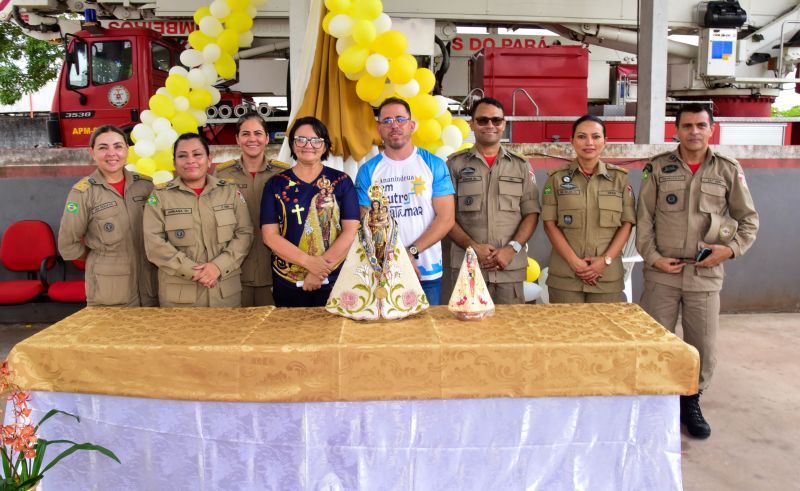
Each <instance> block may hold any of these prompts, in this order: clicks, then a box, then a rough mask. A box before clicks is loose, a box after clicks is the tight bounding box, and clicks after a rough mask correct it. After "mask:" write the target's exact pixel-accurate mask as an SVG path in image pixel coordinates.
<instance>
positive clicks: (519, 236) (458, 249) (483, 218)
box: [447, 97, 541, 304]
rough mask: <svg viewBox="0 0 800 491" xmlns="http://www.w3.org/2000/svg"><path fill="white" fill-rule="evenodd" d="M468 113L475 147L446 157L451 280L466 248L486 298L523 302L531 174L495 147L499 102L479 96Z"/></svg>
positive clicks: (533, 198)
mask: <svg viewBox="0 0 800 491" xmlns="http://www.w3.org/2000/svg"><path fill="white" fill-rule="evenodd" d="M471 113H472V114H471V116H472V121H471V123H470V126H472V130H473V131H474V133H475V146H474V147H472V148H470V149H467V150H462V151H461V152H457V153H454V154H453V155H451V156H450V158H449V159H448V160H447V166H448V167H449V169H450V178H451V179H452V180H453V187H455V189H456V196H457V201H456V222H455V224H454V225H453V228H452V229H451V230H450V232H449V234H448V235H449V236H450V238H451V239H452V241H453V244H452V246H451V248H450V265H451V267H452V268H453V270H452V276H451V277H452V279H453V283H454V284H455V281H456V279H457V278H458V268H460V267H461V262H462V261H463V259H464V253H465V249H466V248H467V247H469V246H472V248H473V249H474V250H475V252H476V254H477V255H478V261H479V263H480V266H481V271H482V272H483V276H484V279H485V280H486V285H487V287H488V288H489V294H490V295H491V296H492V300H493V301H494V302H495V303H499V304H512V303H525V298H524V295H523V291H522V283H523V282H524V281H525V271H526V268H527V266H528V255H527V247H525V245H526V244H527V243H528V240H529V239H530V237H531V235H532V234H533V231H534V230H535V229H536V224H537V222H538V220H539V212H540V211H541V210H540V208H539V189H538V188H537V187H536V178H535V177H534V175H533V171H532V170H531V166H530V164H529V163H528V160H527V159H526V158H525V157H521V156H519V155H517V154H515V153H511V152H509V151H508V150H506V149H505V148H504V147H503V146H502V145H500V138H501V137H502V136H503V130H504V129H505V124H506V123H505V118H504V115H503V106H502V104H501V103H500V101H498V100H496V99H492V98H489V97H485V98H483V99H480V100H478V101H477V102H476V103H475V104H474V105H473V106H472V111H471ZM523 250H525V252H522V251H523Z"/></svg>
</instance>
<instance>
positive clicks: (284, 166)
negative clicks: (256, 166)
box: [269, 159, 292, 169]
mask: <svg viewBox="0 0 800 491" xmlns="http://www.w3.org/2000/svg"><path fill="white" fill-rule="evenodd" d="M269 163H270V165H272V166H274V167H279V168H281V169H291V168H292V166H291V165H289V164H287V163H286V162H281V161H280V160H277V159H272V160H270V161H269Z"/></svg>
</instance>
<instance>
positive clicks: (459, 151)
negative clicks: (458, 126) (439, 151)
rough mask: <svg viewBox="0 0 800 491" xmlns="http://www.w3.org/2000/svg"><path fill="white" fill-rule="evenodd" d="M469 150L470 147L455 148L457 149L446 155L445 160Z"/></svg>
mask: <svg viewBox="0 0 800 491" xmlns="http://www.w3.org/2000/svg"><path fill="white" fill-rule="evenodd" d="M470 150H472V147H469V148H464V149H461V150H457V151H455V152H453V153H451V154H450V155H448V156H447V160H450V159H452V158H453V157H455V156H457V155H461V154H464V153H467V152H469V151H470Z"/></svg>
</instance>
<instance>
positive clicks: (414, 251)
mask: <svg viewBox="0 0 800 491" xmlns="http://www.w3.org/2000/svg"><path fill="white" fill-rule="evenodd" d="M408 252H409V253H410V254H411V255H412V256H414V259H419V250H418V249H417V246H415V245H414V244H411V245H410V246H408Z"/></svg>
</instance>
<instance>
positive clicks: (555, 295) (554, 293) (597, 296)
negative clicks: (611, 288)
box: [547, 287, 624, 303]
mask: <svg viewBox="0 0 800 491" xmlns="http://www.w3.org/2000/svg"><path fill="white" fill-rule="evenodd" d="M547 294H548V295H549V296H550V303H617V302H623V301H624V300H623V299H622V292H614V293H591V292H573V291H569V290H561V289H559V288H553V287H547Z"/></svg>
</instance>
